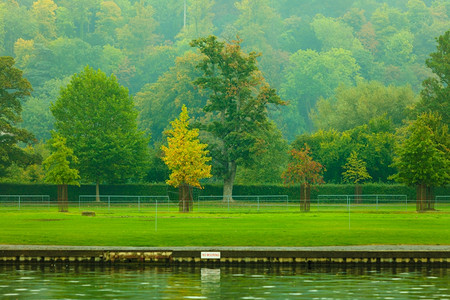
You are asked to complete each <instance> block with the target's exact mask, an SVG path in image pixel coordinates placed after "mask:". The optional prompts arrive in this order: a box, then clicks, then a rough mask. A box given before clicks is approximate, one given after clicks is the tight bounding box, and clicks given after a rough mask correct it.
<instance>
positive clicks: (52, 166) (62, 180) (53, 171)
mask: <svg viewBox="0 0 450 300" xmlns="http://www.w3.org/2000/svg"><path fill="white" fill-rule="evenodd" d="M49 144H50V147H51V149H52V154H51V155H50V156H49V157H47V159H46V160H45V161H44V162H43V165H44V169H45V171H46V173H45V181H46V182H50V183H55V184H57V185H58V206H59V211H60V212H67V211H68V194H67V185H69V184H70V185H78V186H79V185H80V183H79V182H78V179H80V175H79V172H78V170H77V169H75V168H73V167H71V164H72V165H73V164H76V163H77V161H78V160H77V157H76V156H75V155H73V150H72V149H70V148H68V147H67V146H66V139H65V138H63V137H62V136H60V135H58V134H55V135H54V136H53V137H52V139H51V140H49Z"/></svg>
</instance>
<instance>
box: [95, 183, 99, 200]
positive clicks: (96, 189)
mask: <svg viewBox="0 0 450 300" xmlns="http://www.w3.org/2000/svg"><path fill="white" fill-rule="evenodd" d="M95 201H96V202H100V183H99V181H98V180H97V183H96V184H95Z"/></svg>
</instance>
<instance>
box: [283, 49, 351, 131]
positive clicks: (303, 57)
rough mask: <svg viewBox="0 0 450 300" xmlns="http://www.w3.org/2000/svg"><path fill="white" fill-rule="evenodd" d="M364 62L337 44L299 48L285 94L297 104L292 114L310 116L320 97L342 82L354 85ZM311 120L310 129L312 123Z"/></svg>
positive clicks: (286, 97) (305, 117) (287, 75)
mask: <svg viewBox="0 0 450 300" xmlns="http://www.w3.org/2000/svg"><path fill="white" fill-rule="evenodd" d="M359 69H360V66H359V65H358V64H357V62H356V60H355V58H354V57H353V55H352V53H351V52H350V51H348V50H345V49H336V48H333V49H331V50H329V51H327V52H322V53H319V52H316V51H313V50H299V51H297V52H296V53H294V54H292V55H291V57H290V65H289V67H288V68H287V70H286V72H285V80H284V83H283V84H282V86H281V95H282V96H283V97H284V99H287V100H289V101H290V105H292V106H293V107H294V111H293V114H292V115H289V116H287V117H289V118H295V119H297V118H299V116H300V117H301V118H303V119H304V120H305V121H308V120H309V116H308V114H309V113H310V111H311V109H312V108H313V107H314V106H315V104H316V101H317V100H318V99H319V98H320V97H330V96H331V95H332V93H333V91H334V90H335V89H336V88H337V87H338V85H339V84H347V85H352V84H354V83H355V80H356V78H357V76H358V70H359ZM308 123H309V122H307V128H306V129H307V130H310V129H311V124H308Z"/></svg>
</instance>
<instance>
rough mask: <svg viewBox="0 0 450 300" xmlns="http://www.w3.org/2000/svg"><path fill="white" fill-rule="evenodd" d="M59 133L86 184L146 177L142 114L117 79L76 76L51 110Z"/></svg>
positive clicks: (90, 73)
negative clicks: (140, 126) (139, 126)
mask: <svg viewBox="0 0 450 300" xmlns="http://www.w3.org/2000/svg"><path fill="white" fill-rule="evenodd" d="M51 111H52V113H53V116H54V117H55V120H56V121H55V128H56V131H57V132H58V133H59V134H60V135H61V136H62V137H64V138H66V139H67V146H68V147H69V148H72V149H73V151H74V154H75V156H77V157H78V160H79V171H80V175H81V177H82V178H83V180H84V181H91V182H95V183H96V184H97V194H98V186H99V184H100V183H101V182H107V183H124V182H127V181H129V180H131V179H138V178H140V177H141V176H142V175H143V174H142V173H143V169H144V168H145V165H146V161H147V156H148V149H147V144H148V139H147V138H146V137H145V136H144V133H143V132H141V131H139V130H138V129H137V121H136V118H137V111H136V110H135V109H134V104H133V100H132V98H131V97H130V95H129V94H128V90H127V89H126V88H125V87H123V86H121V85H119V83H118V82H117V79H116V77H115V76H114V75H111V76H110V77H107V76H106V75H105V73H103V72H102V71H100V70H98V71H95V70H94V69H92V68H90V67H86V68H85V69H84V70H83V71H82V72H80V73H78V74H74V75H73V76H72V80H71V81H70V83H69V84H68V85H67V86H66V87H65V88H63V89H61V94H60V96H59V98H58V99H57V100H56V102H55V103H53V104H52V106H51Z"/></svg>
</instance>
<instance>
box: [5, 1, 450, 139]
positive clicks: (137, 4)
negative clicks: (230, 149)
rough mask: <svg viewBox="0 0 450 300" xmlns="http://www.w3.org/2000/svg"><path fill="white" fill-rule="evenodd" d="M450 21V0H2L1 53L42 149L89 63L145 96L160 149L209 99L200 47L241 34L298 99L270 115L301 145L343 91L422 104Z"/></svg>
mask: <svg viewBox="0 0 450 300" xmlns="http://www.w3.org/2000/svg"><path fill="white" fill-rule="evenodd" d="M185 4H186V7H185V6H184V5H185ZM449 12H450V2H449V1H448V0H425V1H422V0H396V1H381V0H359V1H356V0H355V1H352V0H333V1H331V0H326V1H325V0H320V1H319V0H309V1H305V0H241V1H234V0H215V1H213V0H186V1H185V2H184V1H183V0H165V1H160V0H146V1H132V0H109V1H101V0H79V1H71V0H38V1H33V0H20V1H17V0H2V1H1V2H0V55H2V56H13V57H14V58H15V60H16V66H17V67H18V68H20V69H21V70H23V71H24V76H25V77H26V78H27V79H28V80H29V81H30V82H31V84H32V86H33V89H34V91H33V93H32V97H30V98H28V100H27V101H26V103H23V114H22V116H23V119H24V124H23V126H24V127H26V128H27V129H29V130H30V131H31V132H33V133H34V134H35V135H36V137H37V138H38V139H39V140H46V139H48V138H49V132H50V129H52V126H53V119H52V116H51V113H50V111H49V106H50V103H51V102H53V101H55V99H56V97H57V96H58V93H59V88H60V87H61V86H63V85H65V84H67V82H68V80H69V77H70V76H71V75H72V74H74V73H77V72H80V71H81V70H82V69H83V68H84V67H85V66H86V65H90V66H91V67H93V68H95V69H101V70H102V71H104V72H105V73H107V74H111V73H113V74H114V75H115V76H117V78H118V79H119V82H120V83H121V84H122V85H124V86H126V87H127V88H128V89H129V91H130V93H131V94H132V95H135V101H136V105H137V108H138V109H139V111H140V113H141V114H140V124H141V126H142V127H143V128H146V129H148V130H149V131H150V132H151V134H152V140H153V141H157V140H159V139H161V134H162V131H163V129H164V128H166V127H167V125H168V123H169V121H170V120H171V119H173V118H174V117H175V116H177V115H178V113H179V111H180V110H181V104H183V103H184V104H186V105H187V106H188V107H190V108H192V110H193V111H194V115H195V111H199V110H200V109H201V107H202V105H204V103H205V101H206V98H205V95H202V94H200V93H198V91H196V90H195V89H193V88H192V86H191V81H192V80H194V79H195V77H196V76H198V75H196V72H197V71H196V70H195V63H196V60H198V54H197V52H196V49H193V48H191V47H190V46H189V43H190V41H191V40H192V39H195V38H198V37H203V36H207V35H211V34H214V35H216V36H218V37H219V38H222V39H224V40H232V39H236V38H237V37H239V38H240V39H242V40H243V42H242V45H243V47H244V49H245V51H247V52H250V51H256V52H261V53H262V55H261V57H260V58H259V66H260V69H261V70H262V71H263V73H264V76H265V78H266V80H267V81H268V82H269V83H270V84H271V86H272V87H274V88H276V89H277V91H278V94H279V95H280V96H281V98H282V99H283V100H286V101H288V102H289V104H290V105H288V106H285V107H282V108H277V109H276V110H275V109H274V111H273V112H272V114H271V116H272V118H273V119H274V120H275V122H276V124H277V126H278V127H279V128H280V130H281V131H282V132H283V134H284V136H285V137H286V138H288V139H289V140H293V139H294V138H295V136H296V135H298V134H300V133H303V132H312V131H314V130H315V129H318V128H320V124H323V123H324V120H323V116H322V120H321V119H320V114H321V112H324V111H326V109H325V108H326V107H325V106H322V107H321V108H320V109H317V108H316V103H317V102H318V101H322V102H323V101H325V99H329V101H334V100H333V99H334V98H335V95H336V91H337V90H336V89H337V88H338V87H342V86H347V87H352V86H355V85H357V84H367V83H368V82H376V84H379V85H381V86H393V87H402V88H403V89H404V91H403V93H405V95H409V94H411V93H412V94H413V95H412V96H411V95H409V96H407V97H413V98H414V94H417V93H418V92H419V91H420V90H421V82H422V81H423V80H424V79H425V78H427V77H429V76H431V75H432V73H431V71H430V70H429V69H428V68H427V66H426V65H425V60H426V59H427V58H428V57H429V54H430V53H431V52H433V51H434V50H435V49H436V41H435V38H436V37H438V36H439V35H442V34H443V33H444V32H445V31H446V30H448V29H449V28H450V19H449ZM374 84H375V83H374ZM405 97H406V96H405ZM405 97H403V98H405ZM320 99H322V100H320ZM404 104H405V105H408V104H410V103H404ZM318 114H319V116H317V115H318ZM314 116H316V118H315V119H314Z"/></svg>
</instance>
